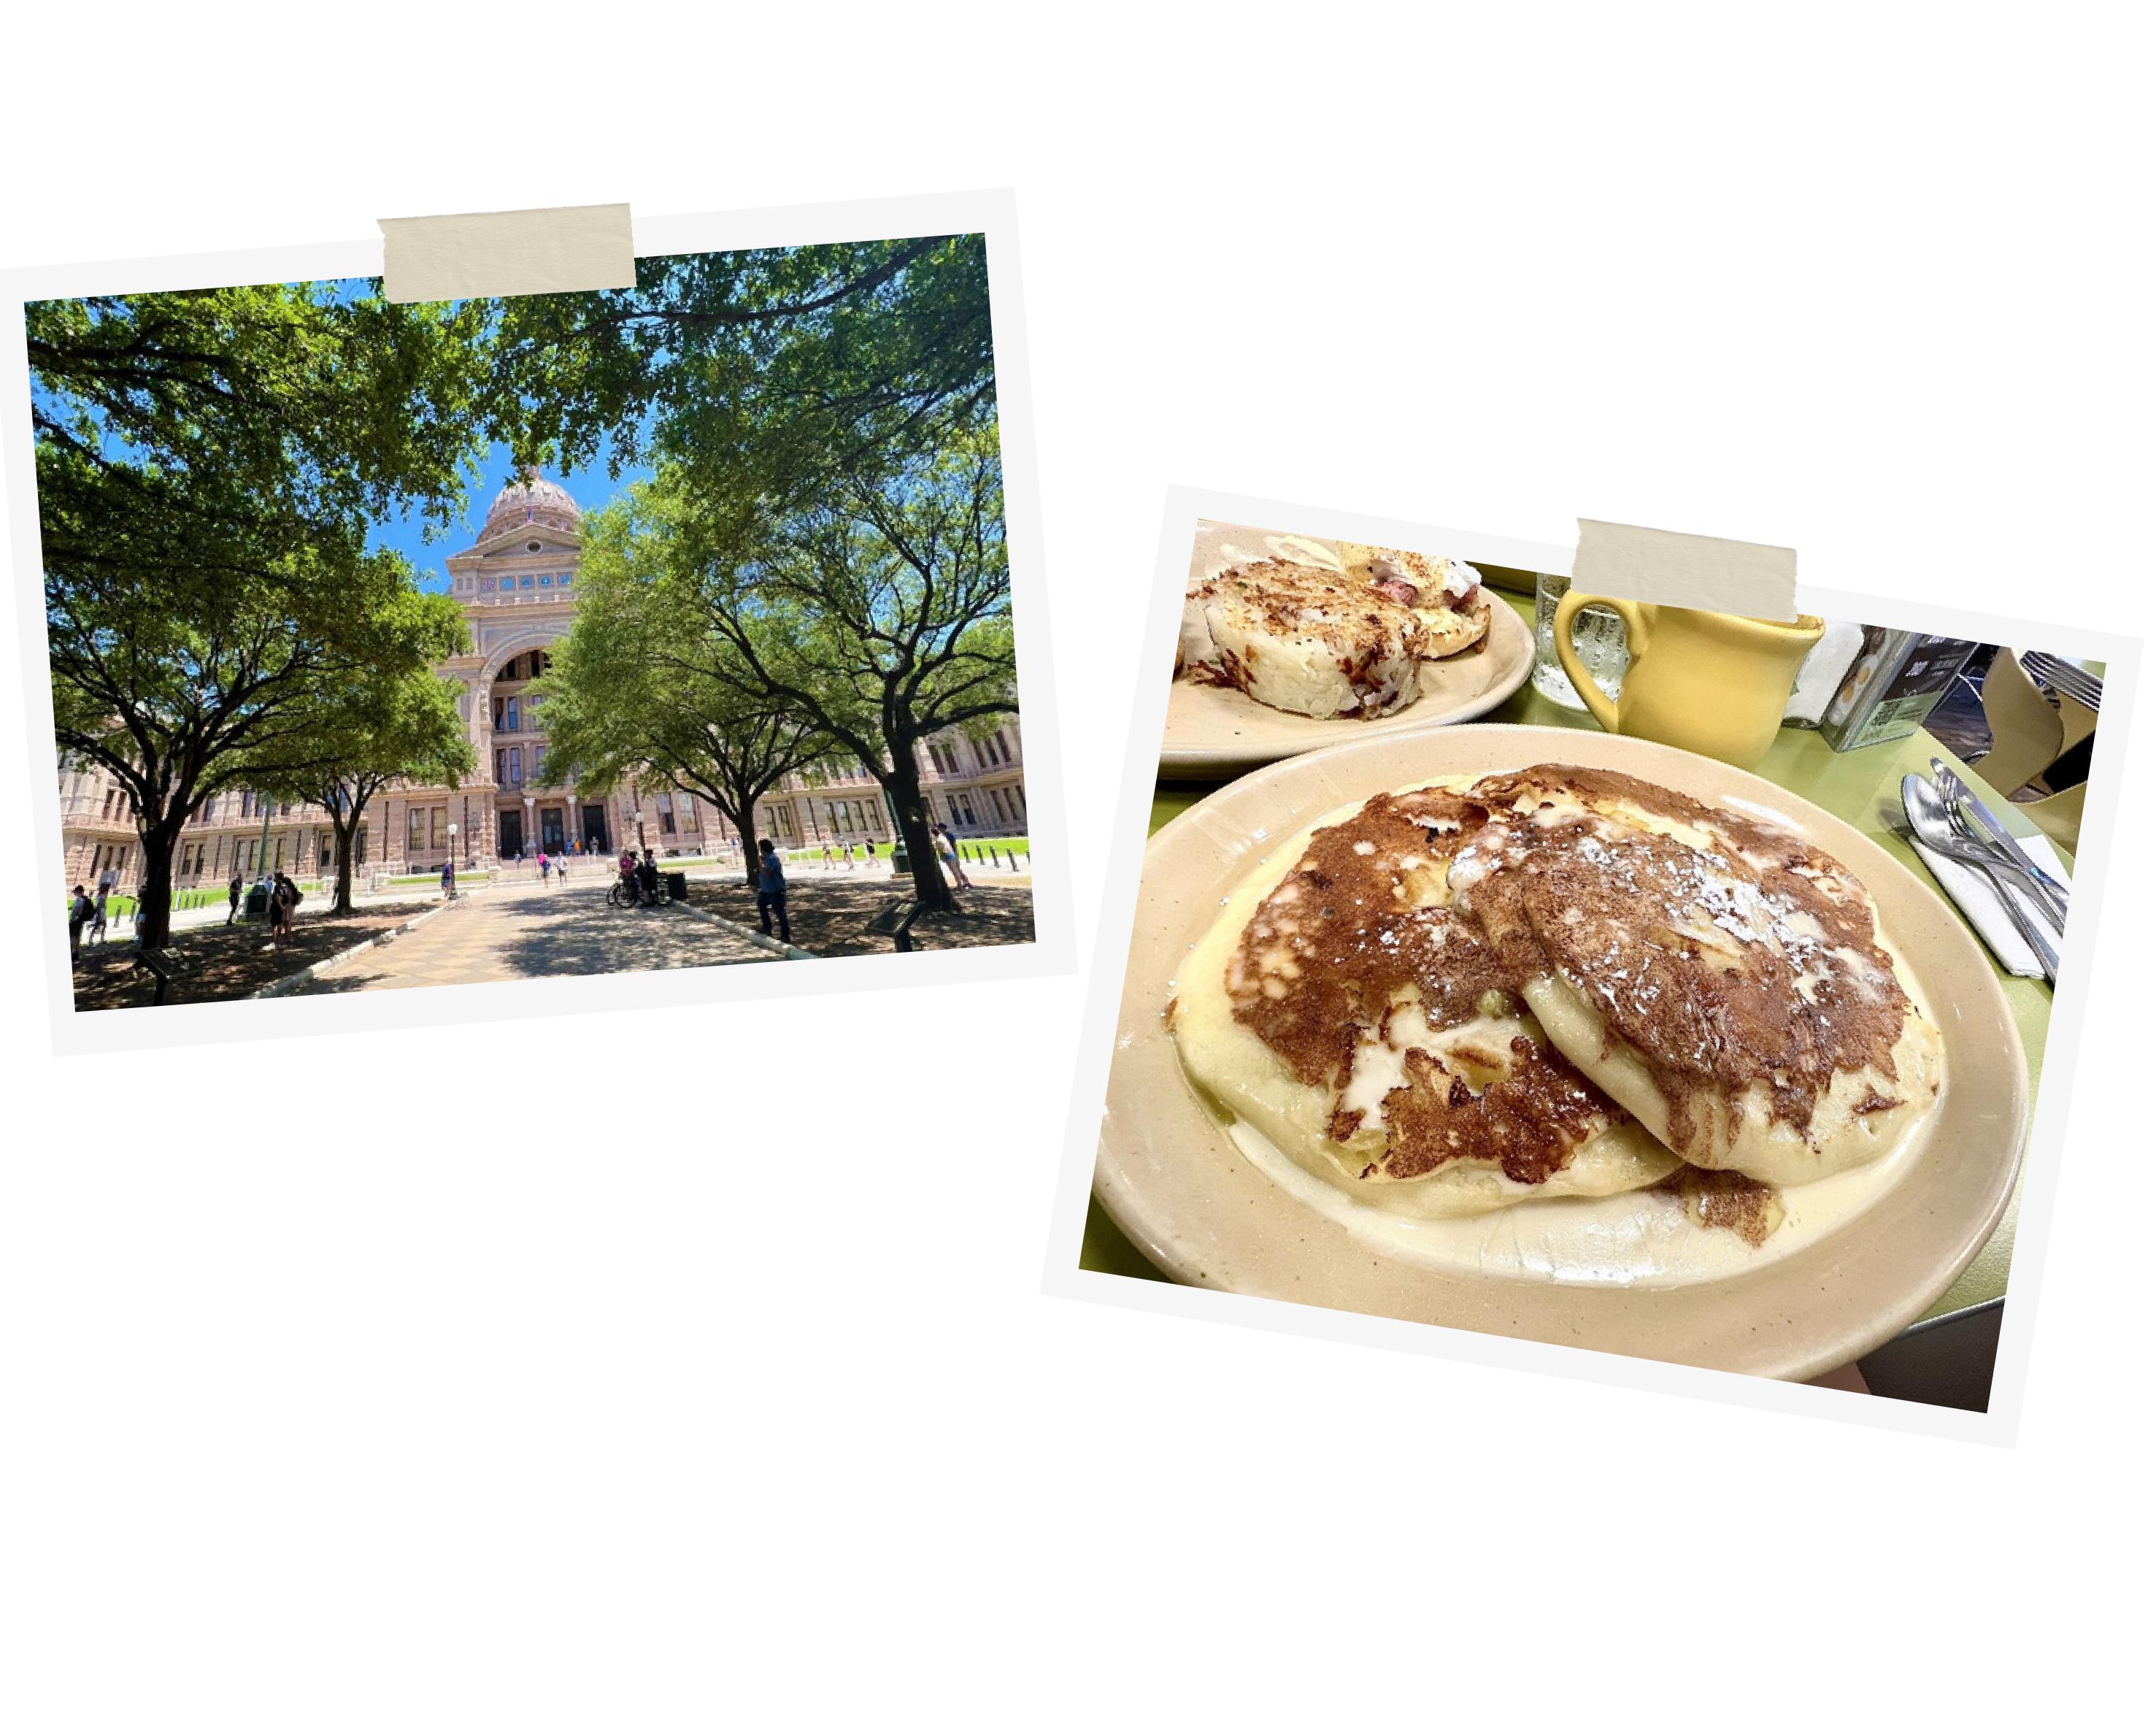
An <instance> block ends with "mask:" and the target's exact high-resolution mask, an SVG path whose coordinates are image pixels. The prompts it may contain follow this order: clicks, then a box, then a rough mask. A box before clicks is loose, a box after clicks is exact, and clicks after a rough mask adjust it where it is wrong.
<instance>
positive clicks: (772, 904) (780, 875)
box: [756, 839, 793, 947]
mask: <svg viewBox="0 0 2156 1725" xmlns="http://www.w3.org/2000/svg"><path fill="white" fill-rule="evenodd" d="M756 848H757V851H758V853H759V855H758V856H757V865H756V914H757V917H758V919H759V920H760V921H761V922H762V924H763V932H765V933H766V934H769V933H770V932H771V919H772V917H773V915H774V914H776V915H777V916H778V937H779V939H781V940H783V941H784V942H786V944H787V945H788V946H789V947H790V946H792V945H793V924H791V923H790V922H788V921H787V920H786V871H785V870H784V869H783V868H781V867H780V866H779V862H778V847H777V846H776V845H773V843H772V842H771V840H770V839H757V841H756Z"/></svg>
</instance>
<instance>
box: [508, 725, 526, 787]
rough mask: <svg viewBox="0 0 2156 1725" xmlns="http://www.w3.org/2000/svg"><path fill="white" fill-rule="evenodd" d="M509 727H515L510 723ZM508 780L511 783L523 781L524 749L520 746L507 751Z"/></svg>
mask: <svg viewBox="0 0 2156 1725" xmlns="http://www.w3.org/2000/svg"><path fill="white" fill-rule="evenodd" d="M509 728H510V729H511V730H512V731H514V730H515V729H516V726H514V725H511V726H510V727H509ZM509 782H510V783H511V784H522V783H524V751H523V750H522V749H521V748H513V749H511V750H510V751H509Z"/></svg>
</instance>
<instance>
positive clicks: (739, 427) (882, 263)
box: [495, 234, 995, 556]
mask: <svg viewBox="0 0 2156 1725" xmlns="http://www.w3.org/2000/svg"><path fill="white" fill-rule="evenodd" d="M495 355H496V366H497V372H496V378H497V399H498V400H500V402H502V403H505V409H504V411H505V416H506V417H505V418H504V420H503V421H502V423H501V424H500V432H501V434H502V435H503V437H504V439H505V440H506V441H508V442H511V443H512V444H516V447H517V459H519V460H526V459H530V460H542V459H547V458H549V457H551V458H552V459H556V460H558V461H559V462H561V463H562V465H567V466H577V465H582V464H583V463H584V462H587V461H588V460H591V459H594V458H595V457H596V456H597V455H598V453H599V451H600V449H601V447H602V445H604V446H605V448H606V449H607V450H608V455H609V459H611V461H612V463H613V469H614V471H615V472H616V473H617V474H619V472H621V471H622V470H623V469H624V466H625V465H628V464H629V463H632V462H637V461H642V460H649V461H652V462H654V463H659V462H664V463H666V464H669V465H673V466H675V467H679V468H681V469H684V470H687V471H689V472H691V473H693V474H694V475H696V479H697V482H698V487H699V493H700V499H701V503H702V506H703V510H704V513H705V515H706V521H707V527H709V528H711V529H713V530H716V529H718V528H719V527H720V526H721V524H723V526H724V528H725V530H726V531H727V532H728V533H729V536H730V537H731V543H730V544H729V545H728V546H727V547H726V550H727V552H729V554H731V555H736V556H738V555H740V554H741V552H742V549H743V547H744V545H745V544H746V543H747V541H748V540H749V539H751V538H752V536H754V534H755V533H756V531H757V529H758V528H759V526H761V525H762V522H763V521H765V520H767V518H768V517H769V516H772V515H773V514H782V513H784V512H787V511H791V510H793V509H796V508H798V507H801V506H804V505H805V504H808V503H809V502H811V501H814V499H815V498H816V497H817V496H818V495H819V494H820V493H821V492H822V491H823V490H825V489H826V488H828V487H829V485H832V484H833V483H834V481H835V480H838V479H839V478H840V477H843V476H844V475H853V474H860V475H874V474H875V473H877V472H879V471H882V470H887V469H889V468H890V467H892V466H895V465H903V464H904V463H906V461H908V460H910V459H912V458H913V457H915V456H916V455H917V454H920V453H921V452H922V451H924V450H927V449H933V448H935V447H936V446H937V445H938V444H940V443H941V442H942V440H943V439H945V438H947V436H948V435H950V434H952V432H953V431H954V430H962V429H967V428H971V427H978V426H980V425H983V424H993V421H994V416H995V351H994V341H993V329H992V326H991V323H990V317H989V302H988V254H987V248H986V244H985V242H984V241H983V237H982V236H981V235H979V234H957V235H941V236H931V237H927V238H921V239H885V240H870V241H864V242H859V243H851V244H832V245H809V246H794V247H783V248H767V249H753V250H746V251H733V252H712V253H701V254H685V255H681V256H675V257H657V258H642V259H638V261H637V285H636V286H635V287H634V288H629V289H621V290H615V291H611V292H604V293H598V294H578V295H536V296H531V297H528V298H524V299H519V300H505V301H503V302H501V305H500V311H499V322H498V325H497V328H496V333H495ZM509 404H513V405H509Z"/></svg>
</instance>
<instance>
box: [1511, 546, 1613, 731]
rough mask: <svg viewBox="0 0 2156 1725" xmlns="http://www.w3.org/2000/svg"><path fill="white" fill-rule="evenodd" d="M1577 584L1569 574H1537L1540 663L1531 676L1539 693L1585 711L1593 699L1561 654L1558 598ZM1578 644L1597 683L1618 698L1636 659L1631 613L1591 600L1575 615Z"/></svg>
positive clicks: (1537, 654)
mask: <svg viewBox="0 0 2156 1725" xmlns="http://www.w3.org/2000/svg"><path fill="white" fill-rule="evenodd" d="M1571 590H1572V577H1570V576H1569V575H1548V574H1543V573H1539V572H1538V573H1537V575H1536V577H1535V668H1534V670H1533V672H1532V674H1531V675H1530V679H1529V680H1531V681H1532V683H1533V684H1534V685H1535V691H1536V693H1537V694H1538V695H1542V696H1545V697H1547V698H1548V699H1549V700H1551V701H1555V702H1556V703H1557V704H1558V706H1568V707H1570V708H1571V709H1572V710H1573V711H1574V712H1576V713H1584V712H1585V711H1587V703H1586V702H1585V701H1582V700H1581V699H1580V698H1579V691H1578V690H1577V689H1575V688H1573V686H1572V679H1571V678H1570V677H1568V676H1567V675H1565V674H1564V667H1563V665H1559V664H1558V658H1557V635H1556V628H1557V602H1558V600H1559V599H1561V598H1563V597H1564V596H1565V594H1566V593H1568V592H1570V591H1571ZM1572 645H1573V651H1574V652H1576V653H1578V655H1579V662H1580V663H1581V664H1582V665H1585V666H1586V667H1587V674H1588V675H1589V676H1590V677H1592V678H1594V685H1595V687H1597V688H1598V689H1599V690H1601V691H1602V692H1603V693H1604V695H1606V696H1609V698H1610V699H1611V700H1612V701H1614V700H1615V699H1616V698H1617V685H1619V684H1620V683H1621V682H1623V681H1624V680H1625V666H1626V665H1629V664H1630V663H1631V655H1630V653H1629V652H1627V651H1626V650H1625V619H1623V618H1621V617H1620V616H1619V615H1618V614H1616V613H1615V612H1614V611H1612V610H1609V609H1608V608H1605V607H1604V606H1601V605H1590V606H1589V607H1588V608H1587V609H1585V610H1584V611H1582V612H1581V613H1580V614H1579V615H1578V616H1577V617H1575V618H1574V619H1573V624H1572Z"/></svg>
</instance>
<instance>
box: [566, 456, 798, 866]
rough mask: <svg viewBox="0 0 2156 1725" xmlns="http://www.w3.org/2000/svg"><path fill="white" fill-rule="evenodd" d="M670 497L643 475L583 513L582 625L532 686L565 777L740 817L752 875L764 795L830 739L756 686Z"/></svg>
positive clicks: (579, 603) (744, 859)
mask: <svg viewBox="0 0 2156 1725" xmlns="http://www.w3.org/2000/svg"><path fill="white" fill-rule="evenodd" d="M668 513H669V512H668V510H667V506H666V505H665V501H664V500H663V499H662V498H660V497H658V496H655V495H654V494H653V493H652V491H651V490H650V488H649V487H648V486H644V485H638V486H634V487H632V488H631V490H629V493H628V494H627V495H625V496H624V498H623V499H622V500H621V501H619V502H617V503H615V504H613V505H612V506H609V507H608V508H607V509H605V510H603V511H599V512H598V513H597V514H594V515H591V516H586V517H585V518H584V546H583V557H582V558H581V560H580V562H579V563H578V567H577V585H578V587H579V588H581V589H582V593H581V597H580V598H578V600H577V622H576V626H575V627H574V628H573V629H572V630H571V631H570V633H569V634H568V635H567V638H566V639H563V640H562V643H561V644H560V645H559V647H558V648H557V650H556V651H555V653H554V654H553V655H552V659H551V660H550V661H549V663H548V667H547V674H546V675H545V676H544V677H542V679H541V680H540V681H539V682H538V683H537V684H536V685H535V687H534V689H533V691H532V692H533V693H534V694H535V695H536V696H538V697H539V698H541V699H542V700H543V701H545V702H546V711H547V735H548V738H549V742H548V747H547V773H548V775H549V777H550V778H552V781H553V782H554V783H557V784H581V785H587V786H590V787H593V788H612V787H613V786H614V785H617V784H620V783H633V784H636V785H639V787H642V786H649V785H652V784H654V783H665V784H670V785H672V786H674V787H675V788H676V789H679V790H682V791H688V792H693V793H696V794H699V795H701V796H702V797H704V798H706V799H708V800H709V801H710V802H711V803H713V804H714V805H715V806H716V808H717V809H719V810H720V812H721V814H724V815H725V816H726V819H728V820H729V821H731V823H732V824H733V827H734V830H735V831H736V833H737V834H739V836H740V838H741V841H742V862H743V865H744V870H745V871H746V873H747V877H748V879H749V880H750V881H751V882H752V883H753V881H754V880H755V866H756V865H755V858H756V829H755V824H754V817H755V809H756V803H757V798H760V797H762V796H763V795H764V794H765V793H767V792H769V791H771V790H773V789H774V788H777V787H778V784H779V783H781V782H782V781H783V780H784V778H786V776H787V775H788V773H795V772H799V771H801V770H803V768H807V767H808V765H809V764H810V763H812V762H814V761H815V760H816V759H818V758H819V757H820V756H821V755H823V754H824V753H827V752H829V749H830V747H831V739H830V738H829V736H827V735H826V734H825V733H824V732H822V731H821V730H820V729H819V727H818V726H815V725H814V723H813V722H809V721H804V720H803V719H802V718H801V717H800V716H798V715H797V714H795V713H794V712H793V711H789V710H788V708H787V707H786V706H784V705H783V704H782V703H780V702H778V701H772V700H769V699H766V698H762V697H761V696H758V695H757V694H756V693H755V692H754V691H753V689H752V684H751V681H750V680H749V678H748V676H747V672H746V670H745V668H744V667H743V666H742V664H741V661H740V655H738V654H737V652H736V651H735V650H734V649H733V648H732V647H731V645H730V644H728V643H727V641H726V639H724V638H723V637H722V636H721V635H720V634H718V633H717V632H716V630H714V629H712V628H711V624H710V623H709V622H708V621H707V619H706V617H705V616H704V614H703V611H702V608H701V606H700V605H699V604H698V603H696V594H695V592H694V589H693V587H692V586H689V585H685V571H684V570H682V569H681V568H680V567H679V566H678V565H677V563H676V562H675V561H674V559H673V557H672V555H671V553H672V552H673V550H674V549H675V542H674V541H672V540H671V539H670V536H669V535H668V532H667V522H668Z"/></svg>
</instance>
